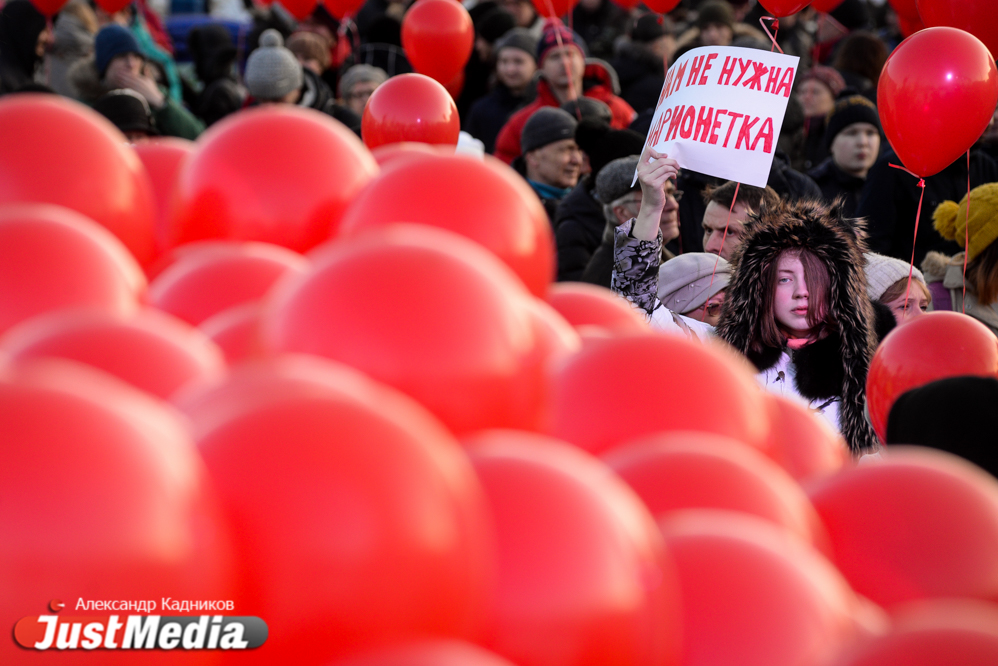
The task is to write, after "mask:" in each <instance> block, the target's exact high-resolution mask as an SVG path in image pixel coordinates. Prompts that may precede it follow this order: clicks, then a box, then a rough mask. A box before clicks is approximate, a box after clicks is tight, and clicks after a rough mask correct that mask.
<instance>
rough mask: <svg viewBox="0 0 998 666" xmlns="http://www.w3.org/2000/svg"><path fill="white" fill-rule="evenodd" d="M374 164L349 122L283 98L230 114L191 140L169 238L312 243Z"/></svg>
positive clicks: (301, 246) (173, 241) (326, 232)
mask: <svg viewBox="0 0 998 666" xmlns="http://www.w3.org/2000/svg"><path fill="white" fill-rule="evenodd" d="M377 172H378V166H377V164H376V163H375V162H374V159H372V158H371V155H370V153H368V151H367V150H366V149H365V148H364V146H362V145H361V143H360V141H358V140H357V137H356V135H354V134H353V133H352V132H351V131H350V130H348V129H347V128H346V127H345V126H344V125H343V124H342V123H338V122H336V121H335V120H333V119H332V118H330V117H329V116H327V115H325V114H322V113H319V112H318V111H313V110H311V109H300V108H298V107H295V106H289V105H286V104H281V105H268V106H263V107H259V108H256V109H251V110H248V111H243V112H241V113H237V114H234V115H232V116H230V117H228V118H225V119H224V120H222V121H220V122H219V123H217V124H215V125H213V126H212V127H211V129H210V130H209V131H208V132H206V133H205V135H204V136H203V137H202V138H201V139H200V140H199V141H198V148H197V150H196V151H195V152H194V154H193V155H192V156H191V158H190V159H189V160H188V161H187V162H186V163H185V165H184V168H183V170H182V171H181V173H180V179H179V181H178V184H177V195H176V200H175V201H176V204H175V206H174V209H173V221H172V225H171V228H170V234H169V242H170V245H171V246H173V245H179V244H181V243H186V242H189V241H193V240H201V239H205V238H226V239H232V240H257V241H264V242H267V243H274V244H275V245H282V246H284V247H287V248H291V249H292V250H295V251H298V252H304V251H305V250H308V249H310V248H312V247H315V246H316V245H318V244H319V243H321V242H322V241H324V240H325V239H327V238H328V237H329V236H330V234H332V233H333V232H335V230H336V228H337V226H338V225H339V221H340V216H341V215H342V213H343V210H344V209H345V208H346V207H347V205H348V204H349V203H350V202H351V201H352V200H353V198H354V197H355V196H356V195H357V193H358V192H360V190H362V189H363V188H364V186H365V185H367V183H368V182H369V181H370V180H371V179H372V178H373V177H374V176H375V175H376V174H377Z"/></svg>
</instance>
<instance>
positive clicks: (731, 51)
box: [645, 46, 800, 187]
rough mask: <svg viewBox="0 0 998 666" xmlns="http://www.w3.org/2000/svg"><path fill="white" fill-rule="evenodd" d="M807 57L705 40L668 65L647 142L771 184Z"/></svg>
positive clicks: (722, 173)
mask: <svg viewBox="0 0 998 666" xmlns="http://www.w3.org/2000/svg"><path fill="white" fill-rule="evenodd" d="M799 62H800V58H798V57H796V56H788V55H784V54H782V53H769V52H766V51H760V50H756V49H745V48H738V47H733V46H704V47H701V48H696V49H693V50H691V51H688V52H687V53H685V54H683V56H682V57H680V58H679V60H677V61H676V63H675V64H674V65H673V66H672V67H670V68H669V71H668V72H667V73H666V76H665V85H663V86H662V93H661V95H659V98H658V104H657V105H656V107H655V115H654V116H653V117H652V122H651V129H649V130H648V137H647V139H646V141H645V145H646V146H647V145H650V146H652V147H653V148H655V150H657V151H658V152H660V153H665V154H667V155H668V156H669V157H671V158H673V159H674V160H676V161H677V162H679V166H681V167H683V168H686V169H692V170H693V171H699V172H700V173H705V174H707V175H710V176H717V177H719V178H724V179H725V180H734V181H738V182H740V183H746V184H748V185H755V186H756V187H765V186H766V182H767V181H768V180H769V169H770V167H771V166H772V164H773V154H774V153H775V152H776V140H777V139H778V138H779V137H780V129H781V128H782V127H783V116H784V114H785V113H786V110H787V102H788V101H789V99H790V92H791V90H792V89H793V84H794V77H795V75H796V73H797V66H798V63H799Z"/></svg>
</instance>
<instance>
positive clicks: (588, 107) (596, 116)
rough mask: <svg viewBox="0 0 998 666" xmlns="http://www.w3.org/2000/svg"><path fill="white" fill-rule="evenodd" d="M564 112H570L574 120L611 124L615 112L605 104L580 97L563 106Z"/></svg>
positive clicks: (590, 98)
mask: <svg viewBox="0 0 998 666" xmlns="http://www.w3.org/2000/svg"><path fill="white" fill-rule="evenodd" d="M561 109H562V110H563V111H568V112H569V113H570V114H571V115H572V117H573V118H575V119H578V120H596V121H601V122H604V123H606V124H607V125H609V124H610V121H612V120H613V111H611V110H610V107H608V106H607V105H606V104H604V103H603V102H601V101H599V100H598V99H593V98H592V97H580V98H579V99H571V100H569V101H567V102H565V103H564V104H562V105H561Z"/></svg>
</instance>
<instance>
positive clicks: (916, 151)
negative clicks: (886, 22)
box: [877, 28, 998, 178]
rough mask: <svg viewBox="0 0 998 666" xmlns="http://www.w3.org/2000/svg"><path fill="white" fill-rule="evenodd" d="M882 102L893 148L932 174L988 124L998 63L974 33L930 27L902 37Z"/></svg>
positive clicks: (911, 165)
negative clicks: (928, 138) (905, 37)
mask: <svg viewBox="0 0 998 666" xmlns="http://www.w3.org/2000/svg"><path fill="white" fill-rule="evenodd" d="M877 102H878V104H879V109H880V120H881V123H882V124H883V126H884V133H885V134H886V135H887V139H888V140H889V141H890V142H891V147H892V148H894V152H896V153H897V155H898V157H900V158H901V161H902V162H904V165H905V166H906V167H908V169H910V170H911V171H912V172H914V173H915V174H917V175H919V176H921V177H923V178H924V177H928V176H932V175H934V174H937V173H939V172H940V171H942V170H943V169H945V168H946V167H947V166H949V165H950V164H952V163H953V162H954V161H955V160H956V159H957V158H958V157H960V156H961V155H963V154H964V153H965V152H967V150H969V149H970V147H971V146H972V145H973V144H974V142H975V141H977V139H978V138H979V137H980V136H981V134H983V133H984V130H985V129H987V126H988V124H989V123H990V122H991V117H992V115H993V114H994V110H995V105H996V104H998V68H996V67H995V61H994V58H992V57H991V54H990V53H988V49H987V47H986V46H984V44H982V43H981V40H979V39H977V38H976V37H974V36H973V35H971V34H969V33H966V32H964V31H963V30H957V29H956V28H927V29H925V30H921V31H919V32H917V33H915V34H914V35H912V36H911V37H909V38H908V39H906V40H904V41H903V42H901V44H900V45H899V46H898V47H897V48H896V49H895V50H894V52H893V53H892V54H891V55H890V57H889V58H888V59H887V63H886V64H885V65H884V69H883V72H882V73H881V75H880V83H879V85H878V87H877ZM926 137H932V140H931V141H926Z"/></svg>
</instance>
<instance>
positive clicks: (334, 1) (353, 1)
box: [322, 0, 364, 21]
mask: <svg viewBox="0 0 998 666" xmlns="http://www.w3.org/2000/svg"><path fill="white" fill-rule="evenodd" d="M322 4H323V5H324V6H325V7H326V9H328V10H329V13H330V14H332V15H333V16H335V17H336V18H337V19H339V20H340V21H342V20H343V19H344V18H346V17H348V16H353V15H354V14H356V13H357V12H358V11H359V10H360V8H361V7H363V6H364V0H322Z"/></svg>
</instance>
